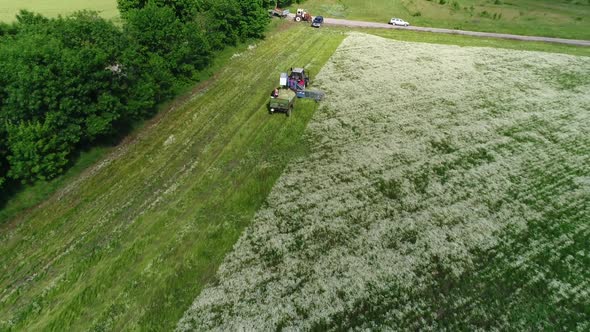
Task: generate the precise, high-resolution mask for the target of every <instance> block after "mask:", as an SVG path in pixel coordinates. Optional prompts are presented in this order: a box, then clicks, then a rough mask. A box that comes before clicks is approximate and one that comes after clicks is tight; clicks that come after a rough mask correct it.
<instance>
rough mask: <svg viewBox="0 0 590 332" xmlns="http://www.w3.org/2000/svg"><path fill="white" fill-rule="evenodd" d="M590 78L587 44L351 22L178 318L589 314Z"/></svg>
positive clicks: (259, 325)
mask: <svg viewBox="0 0 590 332" xmlns="http://www.w3.org/2000/svg"><path fill="white" fill-rule="evenodd" d="M392 54H396V57H395V61H392V59H391V55H392ZM589 78H590V58H588V57H575V56H570V55H561V54H550V53H541V52H525V51H514V50H500V49H492V48H477V47H458V46H448V45H433V44H424V43H411V42H401V41H393V40H389V39H385V38H380V37H376V36H371V35H366V34H361V33H353V34H351V35H349V37H348V38H347V39H345V40H344V42H343V43H342V44H341V45H340V47H339V48H338V50H337V51H336V52H335V54H334V55H333V56H332V57H331V59H330V60H329V61H328V63H327V64H326V65H325V66H324V67H323V69H322V71H321V72H320V74H319V75H318V78H317V80H316V84H318V85H319V86H320V87H321V88H322V89H324V91H325V92H326V93H327V99H326V101H325V102H324V103H323V104H322V106H321V107H320V108H319V109H318V110H317V112H316V113H315V114H314V116H313V118H312V120H311V121H310V123H309V125H308V127H307V129H306V131H305V133H304V139H305V142H306V144H308V145H309V146H310V148H309V149H310V150H309V153H308V154H306V155H305V156H300V157H297V158H296V159H295V160H294V161H292V162H291V163H290V164H289V166H288V167H287V169H286V170H285V172H284V173H283V174H282V175H281V177H280V178H279V180H278V182H277V183H276V185H275V186H274V188H273V189H272V191H271V193H270V195H269V196H268V198H267V199H266V203H265V204H264V206H263V207H262V208H261V209H260V210H259V211H258V212H257V213H256V216H255V219H254V221H253V224H252V225H251V226H250V227H248V228H247V229H246V231H245V232H244V234H242V235H241V237H240V239H239V241H238V242H237V244H236V245H235V246H234V248H233V250H232V252H231V253H230V254H229V255H228V256H227V257H226V258H225V261H224V263H223V265H222V266H221V267H220V269H219V271H218V272H217V277H216V279H215V282H213V283H212V284H210V285H209V286H208V287H207V288H206V289H204V290H203V291H202V293H201V294H200V295H199V296H198V297H197V298H196V299H195V301H194V302H193V304H192V306H191V308H190V309H188V310H187V311H186V313H185V314H184V317H183V318H182V320H181V321H180V322H179V324H178V326H177V330H179V331H184V330H198V331H203V330H216V331H217V330H218V331H237V330H246V331H247V330H303V331H309V330H312V331H325V330H367V329H368V330H371V329H378V330H382V329H385V330H389V329H391V330H445V329H446V330H451V331H456V330H477V329H484V330H521V329H534V330H551V329H556V328H557V329H566V330H587V329H589V328H590V325H589V322H590V309H589V308H590V282H589V280H590V272H589V271H590V269H589V267H590V248H589V246H588V237H589V235H590V224H589V221H590V136H589V135H588V128H589V127H590V93H589V91H590V79H589Z"/></svg>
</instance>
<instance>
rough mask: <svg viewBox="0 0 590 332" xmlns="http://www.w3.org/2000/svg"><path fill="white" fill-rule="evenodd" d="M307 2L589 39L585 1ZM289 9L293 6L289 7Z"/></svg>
mask: <svg viewBox="0 0 590 332" xmlns="http://www.w3.org/2000/svg"><path fill="white" fill-rule="evenodd" d="M442 2H444V4H441V1H440V0H396V1H391V0H373V1H363V0H308V1H306V2H305V3H304V4H300V5H298V6H300V7H303V8H306V9H308V10H309V11H310V12H311V13H312V14H313V15H314V16H315V15H323V16H326V17H334V18H347V19H352V20H363V21H372V22H383V23H387V22H389V20H390V19H391V18H392V17H400V18H402V19H404V20H406V21H408V22H410V23H411V24H412V25H416V26H429V27H438V28H452V29H462V30H475V31H490V32H503V33H513V34H521V35H535V36H548V37H562V38H573V39H590V3H589V2H587V1H586V0H579V1H568V0H510V1H504V0H496V1H494V0H444V1H442ZM293 8H294V7H293Z"/></svg>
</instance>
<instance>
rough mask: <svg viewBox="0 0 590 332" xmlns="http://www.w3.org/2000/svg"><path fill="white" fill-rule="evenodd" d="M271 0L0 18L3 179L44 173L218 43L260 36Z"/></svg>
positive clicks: (160, 1) (179, 2) (172, 1)
mask: <svg viewBox="0 0 590 332" xmlns="http://www.w3.org/2000/svg"><path fill="white" fill-rule="evenodd" d="M274 5H275V1H272V0H118V8H119V10H120V13H121V18H122V21H123V23H122V24H119V25H116V24H114V23H113V22H111V21H107V20H105V19H103V18H101V17H100V16H99V15H98V14H97V13H96V12H90V11H83V12H77V13H75V14H72V15H69V16H66V17H58V18H47V17H44V16H42V15H39V14H35V13H32V12H28V11H21V12H20V13H19V14H18V15H17V20H16V22H15V23H12V24H0V187H1V186H2V185H3V184H5V182H6V181H21V182H33V181H35V180H48V179H51V178H53V177H55V176H57V175H59V174H60V173H62V172H63V171H64V170H65V168H66V167H67V166H68V164H69V163H70V160H71V156H72V154H73V153H74V152H75V151H76V150H77V149H79V148H80V147H81V146H92V144H93V143H95V142H96V141H97V140H99V139H101V138H104V137H108V136H110V135H116V134H119V133H120V131H121V130H125V129H124V128H128V127H129V124H130V123H134V122H136V121H138V120H139V119H143V118H146V117H149V116H150V115H152V114H153V112H154V111H155V107H156V105H157V104H158V103H159V102H161V101H162V100H164V99H166V98H169V97H171V96H172V94H173V93H174V91H175V90H174V88H175V87H177V86H178V84H179V83H182V82H184V83H187V82H190V81H192V80H194V79H195V77H196V74H197V73H198V72H199V71H201V70H203V69H204V68H205V67H206V66H208V65H209V64H210V63H211V61H212V59H213V57H214V55H215V53H216V51H219V50H221V49H223V48H224V47H226V46H227V45H234V44H236V43H238V42H240V41H244V40H246V39H248V38H260V37H262V36H263V33H264V29H265V27H266V25H267V23H268V14H267V11H266V10H267V9H268V8H269V7H272V6H274Z"/></svg>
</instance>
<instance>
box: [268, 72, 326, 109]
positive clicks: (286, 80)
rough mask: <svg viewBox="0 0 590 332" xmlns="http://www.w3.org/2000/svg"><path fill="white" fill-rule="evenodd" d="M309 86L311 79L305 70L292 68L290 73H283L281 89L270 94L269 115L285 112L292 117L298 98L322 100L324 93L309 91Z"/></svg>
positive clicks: (280, 83) (280, 82) (280, 81)
mask: <svg viewBox="0 0 590 332" xmlns="http://www.w3.org/2000/svg"><path fill="white" fill-rule="evenodd" d="M309 84H310V78H309V75H308V73H307V72H306V71H305V69H304V68H291V71H290V72H289V73H281V76H280V79H279V87H278V88H276V89H274V90H273V91H272V92H271V93H270V102H269V105H268V106H269V108H268V111H269V113H270V114H273V113H275V112H283V113H286V114H287V116H291V112H292V111H293V108H294V107H295V100H296V99H297V98H308V99H314V100H315V101H316V102H319V101H320V100H322V99H323V98H324V95H325V94H324V92H322V91H319V90H307V86H308V85H309Z"/></svg>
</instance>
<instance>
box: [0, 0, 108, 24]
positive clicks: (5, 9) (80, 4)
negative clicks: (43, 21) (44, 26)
mask: <svg viewBox="0 0 590 332" xmlns="http://www.w3.org/2000/svg"><path fill="white" fill-rule="evenodd" d="M21 9H26V10H30V11H33V12H36V13H41V14H43V15H46V16H49V17H57V16H58V15H67V14H71V13H73V12H75V11H79V10H96V11H98V12H100V14H101V15H102V16H103V17H104V18H107V19H109V18H115V17H117V16H119V11H118V10H117V1H116V0H92V1H91V0H17V1H15V0H0V22H13V21H14V20H15V19H16V14H18V12H19V11H20V10H21Z"/></svg>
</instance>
